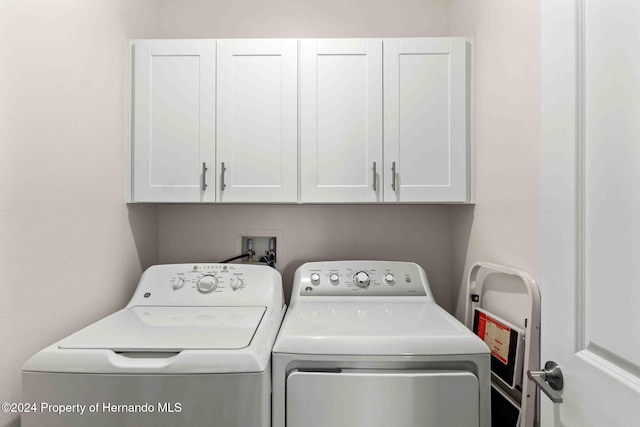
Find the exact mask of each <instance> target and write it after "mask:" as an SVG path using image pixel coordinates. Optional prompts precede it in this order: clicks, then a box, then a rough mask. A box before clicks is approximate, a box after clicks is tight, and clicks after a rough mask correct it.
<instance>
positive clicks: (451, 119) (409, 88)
mask: <svg viewBox="0 0 640 427" xmlns="http://www.w3.org/2000/svg"><path fill="white" fill-rule="evenodd" d="M467 92H468V82H467V43H466V41H465V39H463V38H426V39H385V40H384V175H385V179H384V201H385V202H447V201H448V202H465V201H468V200H469V180H470V178H469V172H470V168H469V166H470V157H469V155H470V151H469V136H468V133H467V132H468V124H467V103H468V95H467Z"/></svg>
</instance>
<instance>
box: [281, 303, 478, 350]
mask: <svg viewBox="0 0 640 427" xmlns="http://www.w3.org/2000/svg"><path fill="white" fill-rule="evenodd" d="M273 351H274V352H277V353H296V354H357V355H442V354H478V353H488V352H489V349H488V347H487V346H486V345H485V344H484V342H482V340H481V339H479V338H478V337H477V336H476V335H474V334H473V333H472V332H471V331H470V330H469V329H467V328H466V327H465V326H464V325H463V324H462V323H460V322H459V321H458V320H456V319H455V318H454V317H453V316H451V315H450V314H449V313H447V312H446V311H444V310H443V309H442V308H440V307H439V306H438V305H437V304H435V303H431V302H427V303H392V302H371V301H369V302H363V303H360V302H336V303H334V302H316V303H298V304H295V305H294V306H292V307H290V308H289V310H288V311H287V314H286V317H285V322H284V324H283V325H282V328H281V330H280V333H279V335H278V340H277V341H276V344H275V347H274V349H273Z"/></svg>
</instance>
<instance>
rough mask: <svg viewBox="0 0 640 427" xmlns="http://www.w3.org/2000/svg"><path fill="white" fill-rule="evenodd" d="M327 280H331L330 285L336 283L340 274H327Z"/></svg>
mask: <svg viewBox="0 0 640 427" xmlns="http://www.w3.org/2000/svg"><path fill="white" fill-rule="evenodd" d="M329 281H330V282H331V284H332V285H337V284H338V283H339V282H340V276H338V274H337V273H332V274H331V275H330V276H329Z"/></svg>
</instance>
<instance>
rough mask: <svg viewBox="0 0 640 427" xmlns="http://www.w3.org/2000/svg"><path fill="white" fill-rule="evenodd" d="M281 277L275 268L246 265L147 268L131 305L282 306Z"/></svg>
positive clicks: (208, 264)
mask: <svg viewBox="0 0 640 427" xmlns="http://www.w3.org/2000/svg"><path fill="white" fill-rule="evenodd" d="M282 298H283V297H282V277H281V276H280V273H278V271H276V270H275V269H273V268H271V267H267V266H261V265H245V264H219V263H216V264H213V263H199V264H166V265H154V266H152V267H149V268H148V269H147V270H146V271H145V272H144V274H143V275H142V278H141V279H140V283H139V284H138V288H137V289H136V291H135V293H134V295H133V298H132V299H131V302H129V305H128V306H134V305H137V306H139V305H153V306H161V305H169V306H233V305H237V306H250V305H256V306H263V307H264V306H272V305H274V304H276V305H278V304H279V305H282V301H283V299H282Z"/></svg>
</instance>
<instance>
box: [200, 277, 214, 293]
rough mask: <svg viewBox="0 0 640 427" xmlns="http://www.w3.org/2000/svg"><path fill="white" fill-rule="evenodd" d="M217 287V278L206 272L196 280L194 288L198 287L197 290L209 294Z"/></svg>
mask: <svg viewBox="0 0 640 427" xmlns="http://www.w3.org/2000/svg"><path fill="white" fill-rule="evenodd" d="M217 287H218V279H216V278H215V276H212V275H210V274H207V275H206V276H202V277H201V278H200V280H198V284H197V285H196V288H198V292H200V293H203V294H209V293H211V292H213V291H215V290H216V288H217Z"/></svg>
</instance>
